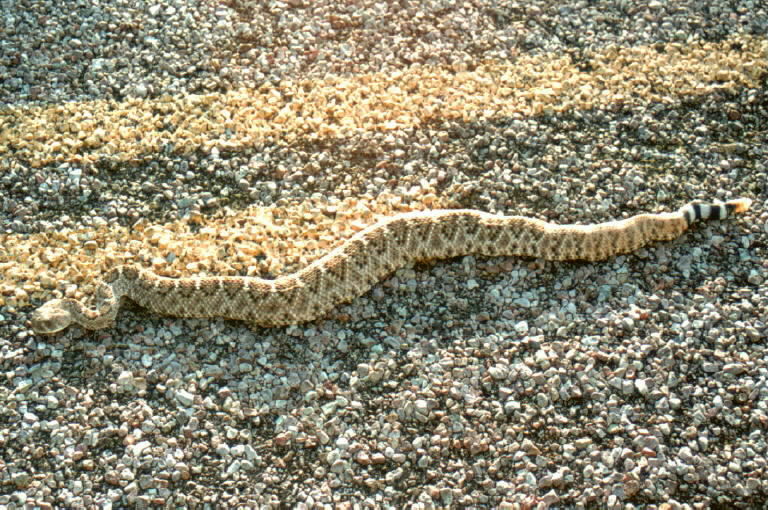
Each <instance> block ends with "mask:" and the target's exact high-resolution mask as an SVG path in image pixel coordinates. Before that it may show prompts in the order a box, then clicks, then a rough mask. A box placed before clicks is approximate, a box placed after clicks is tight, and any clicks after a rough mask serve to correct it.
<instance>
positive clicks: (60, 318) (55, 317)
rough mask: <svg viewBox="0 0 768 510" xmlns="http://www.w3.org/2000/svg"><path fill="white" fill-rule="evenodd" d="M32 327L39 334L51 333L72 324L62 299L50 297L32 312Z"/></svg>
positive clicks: (70, 315)
mask: <svg viewBox="0 0 768 510" xmlns="http://www.w3.org/2000/svg"><path fill="white" fill-rule="evenodd" d="M30 322H31V323H32V329H33V330H34V332H35V333H37V334H39V335H52V334H54V333H58V332H59V331H61V330H64V329H66V328H67V327H68V326H69V325H70V324H72V314H71V313H70V311H69V307H68V306H67V305H66V300H64V299H52V300H50V301H48V302H47V303H45V304H44V305H43V306H41V307H40V308H38V309H37V310H35V311H34V312H32V316H31V318H30Z"/></svg>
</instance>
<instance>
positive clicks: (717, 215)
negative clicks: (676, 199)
mask: <svg viewBox="0 0 768 510" xmlns="http://www.w3.org/2000/svg"><path fill="white" fill-rule="evenodd" d="M750 205H752V200H750V199H749V198H737V199H736V200H729V201H728V202H720V201H719V200H718V201H715V202H714V203H711V204H708V203H705V202H692V203H690V204H688V205H686V206H684V207H683V208H682V209H680V212H681V213H682V214H683V215H684V216H685V220H686V221H687V222H688V225H690V224H691V223H693V222H695V221H699V220H724V219H725V218H727V217H729V216H731V215H732V214H737V213H741V212H744V211H746V210H747V209H749V206H750Z"/></svg>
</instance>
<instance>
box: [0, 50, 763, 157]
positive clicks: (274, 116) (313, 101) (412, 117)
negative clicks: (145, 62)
mask: <svg viewBox="0 0 768 510" xmlns="http://www.w3.org/2000/svg"><path fill="white" fill-rule="evenodd" d="M737 47H738V48H739V49H738V50H737V49H734V48H737ZM766 56H768V40H766V39H765V38H756V37H747V36H738V37H733V38H730V39H728V40H726V41H723V42H719V43H706V44H695V45H691V46H686V45H683V44H678V43H670V44H657V45H653V46H638V47H632V48H616V47H611V48H606V49H603V50H601V51H600V52H598V53H595V54H592V55H591V56H590V58H589V61H590V64H591V68H592V69H591V71H589V72H582V71H580V70H579V69H578V68H577V66H575V65H574V64H573V63H572V62H571V59H570V57H568V56H563V55H556V54H541V55H534V56H531V55H523V56H521V57H520V58H519V60H517V61H516V62H514V63H507V62H505V63H498V62H497V63H490V64H488V63H487V64H485V65H483V66H480V67H478V68H477V69H475V70H472V71H466V70H455V69H446V68H427V67H424V68H420V69H418V68H414V69H409V70H405V71H400V72H395V73H391V74H384V73H374V74H365V75H357V76H352V77H343V78H342V77H335V78H329V79H326V80H322V81H285V82H283V83H281V84H280V85H279V86H278V87H271V86H264V87H261V88H259V89H258V90H249V89H240V90H236V91H230V92H227V93H225V94H210V95H202V96H198V95H190V96H184V97H164V98H160V99H155V100H141V99H129V100H126V101H122V102H114V101H92V102H87V103H77V102H75V103H65V104H60V105H56V106H48V107H11V108H9V109H7V110H5V111H4V112H2V113H0V161H5V162H6V164H8V163H9V162H10V161H12V160H14V159H21V160H24V161H27V162H28V163H29V164H31V165H32V166H34V167H40V166H43V165H47V164H51V163H62V162H70V163H75V164H86V163H89V162H94V161H96V160H98V159H99V158H102V157H109V158H112V159H118V160H124V161H129V160H131V159H132V158H135V157H137V156H139V155H141V154H147V153H155V152H158V151H161V150H163V149H164V148H165V147H166V145H167V144H171V146H172V147H173V150H175V151H177V152H179V153H189V152H193V151H196V150H200V149H203V150H205V151H208V150H210V149H211V148H213V147H217V148H219V149H220V150H223V149H228V150H240V149H242V148H245V147H249V146H253V145H254V144H260V143H291V142H293V141H295V140H297V139H299V138H302V137H304V138H307V139H309V140H313V139H317V138H328V137H331V138H334V137H343V136H345V135H349V134H351V133H353V132H355V131H358V130H379V131H386V130H393V129H403V128H408V127H415V126H419V125H421V124H423V123H426V122H430V121H434V120H440V121H444V120H463V121H474V120H487V119H491V118H495V117H503V116H510V115H515V114H518V115H537V114H540V113H542V112H560V111H567V110H572V109H590V108H594V107H597V106H606V105H611V106H613V107H617V108H618V107H634V106H638V105H641V104H648V103H651V102H661V103H671V102H675V101H677V100H679V98H681V97H685V96H693V95H702V94H709V93H712V92H714V91H717V90H722V89H727V90H734V89H737V88H740V87H757V86H759V84H758V79H759V76H760V75H761V74H762V73H765V72H766V70H768V58H766ZM1 169H2V165H0V170H1Z"/></svg>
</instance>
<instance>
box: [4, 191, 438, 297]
mask: <svg viewBox="0 0 768 510" xmlns="http://www.w3.org/2000/svg"><path fill="white" fill-rule="evenodd" d="M435 201H436V196H435V195H434V194H429V193H426V192H425V193H424V194H423V195H420V196H419V197H418V198H417V199H415V200H414V201H413V202H408V203H406V202H405V201H403V199H402V198H401V197H397V196H395V195H392V194H383V195H381V196H379V197H376V199H373V198H371V197H361V198H348V199H345V200H341V201H340V200H332V201H325V200H307V201H305V202H303V203H302V204H299V205H295V206H286V207H252V208H248V209H246V210H242V211H237V212H231V211H230V212H225V213H224V214H221V215H218V216H216V217H208V216H204V215H199V214H196V215H191V216H190V217H189V218H186V219H184V220H179V221H175V222H172V223H167V224H159V225H150V224H148V222H143V223H142V222H140V223H138V224H137V225H134V227H133V228H132V229H128V228H125V227H121V226H119V225H107V224H106V222H104V223H103V224H101V226H98V227H90V228H83V229H80V230H76V231H75V230H72V231H65V232H55V233H50V234H48V233H46V234H33V235H29V236H18V235H6V234H0V246H2V248H1V249H0V306H9V307H21V306H24V305H26V304H29V300H30V299H37V300H47V299H50V298H52V297H54V295H55V294H57V292H56V289H58V290H64V292H65V293H66V295H67V296H69V297H74V298H77V299H81V298H83V297H84V296H88V295H90V294H92V293H93V292H94V284H95V283H96V282H97V281H98V279H99V278H100V276H101V275H102V274H103V273H104V272H106V271H107V270H109V269H111V268H113V267H115V266H117V265H120V264H124V263H136V262H138V263H142V264H144V265H151V266H152V268H153V269H154V270H155V271H156V272H157V273H158V274H162V275H165V276H182V275H201V276H202V275H205V274H210V275H244V274H247V275H256V276H263V275H274V276H277V275H280V274H284V273H286V272H293V271H296V270H298V269H300V268H302V267H304V266H305V265H306V264H308V263H309V262H311V261H312V260H314V259H316V258H318V257H320V256H322V255H324V254H325V253H327V252H328V251H330V250H332V249H333V248H334V247H335V246H336V245H338V244H339V243H340V242H341V241H343V240H345V239H347V238H349V237H351V236H352V235H353V234H354V233H355V232H357V231H359V230H362V229H363V228H365V227H366V226H367V225H369V224H372V223H375V222H376V221H377V220H378V219H380V218H382V217H385V216H391V215H393V214H397V213H400V212H406V211H413V210H423V209H426V208H430V207H434V204H435Z"/></svg>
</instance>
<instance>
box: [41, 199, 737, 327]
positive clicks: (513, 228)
mask: <svg viewBox="0 0 768 510" xmlns="http://www.w3.org/2000/svg"><path fill="white" fill-rule="evenodd" d="M750 204H751V200H749V199H737V200H732V201H729V202H725V203H723V202H716V203H709V204H707V203H696V202H694V203H690V204H687V205H685V206H684V207H682V208H681V209H679V210H678V211H676V212H673V213H661V214H639V215H637V216H633V217H631V218H628V219H624V220H620V221H611V222H606V223H599V224H595V225H556V224H552V223H547V222H544V221H541V220H538V219H534V218H528V217H524V216H498V215H493V214H489V213H485V212H480V211H475V210H433V211H420V212H411V213H404V214H400V215H396V216H392V217H390V218H385V219H384V220H382V221H380V222H378V223H376V224H374V225H372V226H370V227H368V228H366V229H364V230H361V231H360V232H358V233H357V234H355V235H354V236H352V237H351V238H349V239H348V240H346V241H345V242H344V243H343V244H341V245H340V246H339V247H337V248H336V249H334V250H332V251H331V252H329V253H328V254H327V255H325V256H323V257H321V258H319V259H318V260H316V261H314V262H313V263H311V264H309V265H308V266H307V267H305V268H304V269H302V270H300V271H298V272H296V273H294V274H290V275H286V276H282V277H280V278H277V279H275V280H265V279H261V278H256V277H224V276H222V277H190V278H166V277H161V276H158V275H156V274H155V273H153V272H151V271H148V270H144V269H140V268H137V267H132V266H120V267H117V268H115V269H112V270H111V271H109V272H108V273H106V275H105V276H104V278H103V280H102V281H101V282H100V284H99V287H98V290H97V293H96V300H95V303H96V305H95V307H93V308H91V307H88V306H86V305H84V304H83V303H81V302H80V301H77V300H74V299H54V300H51V301H48V302H47V303H45V304H44V305H43V306H41V307H40V308H38V309H37V310H35V311H34V312H33V314H32V317H31V325H32V328H33V330H34V331H35V332H36V333H40V334H53V333H56V332H58V331H62V330H64V329H65V328H67V327H68V326H70V325H71V324H73V323H75V324H79V325H80V326H82V327H84V328H86V329H91V330H94V329H101V328H106V327H109V326H111V325H112V324H113V323H114V321H115V318H116V316H117V312H118V310H119V308H120V303H121V301H122V300H123V298H128V299H131V300H133V301H135V302H136V303H137V304H139V305H140V306H142V307H144V308H146V309H147V310H149V311H152V312H154V313H158V314H161V315H168V316H175V317H196V318H213V317H223V318H227V319H236V320H242V321H246V322H249V323H252V324H255V325H259V326H283V325H289V324H297V323H301V322H306V321H311V320H314V319H317V318H320V317H323V316H324V315H325V314H327V313H328V312H329V311H330V310H331V309H333V308H334V307H336V306H337V305H339V304H341V303H344V302H349V301H351V300H353V299H355V298H356V297H358V296H360V295H362V294H364V293H365V292H366V291H368V290H369V289H370V288H371V287H372V286H373V285H375V284H376V283H377V282H379V281H381V280H382V279H383V278H384V277H385V276H387V275H388V274H390V273H392V272H394V271H395V270H397V269H399V268H401V267H403V266H406V265H407V264H409V263H412V262H414V261H418V260H426V259H442V258H449V257H456V256H462V255H482V256H523V257H537V258H542V259H546V260H587V261H598V260H603V259H607V258H609V257H611V256H614V255H618V254H622V253H629V252H632V251H634V250H637V249H639V248H641V247H642V246H645V245H647V244H648V243H651V242H654V241H667V240H672V239H675V238H677V237H678V236H680V235H681V234H682V233H683V232H685V231H686V230H687V229H688V227H689V226H690V225H691V224H692V223H694V222H695V221H698V220H705V219H724V218H727V217H728V216H730V215H731V214H733V213H740V212H743V211H746V210H747V209H748V208H749V206H750Z"/></svg>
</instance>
